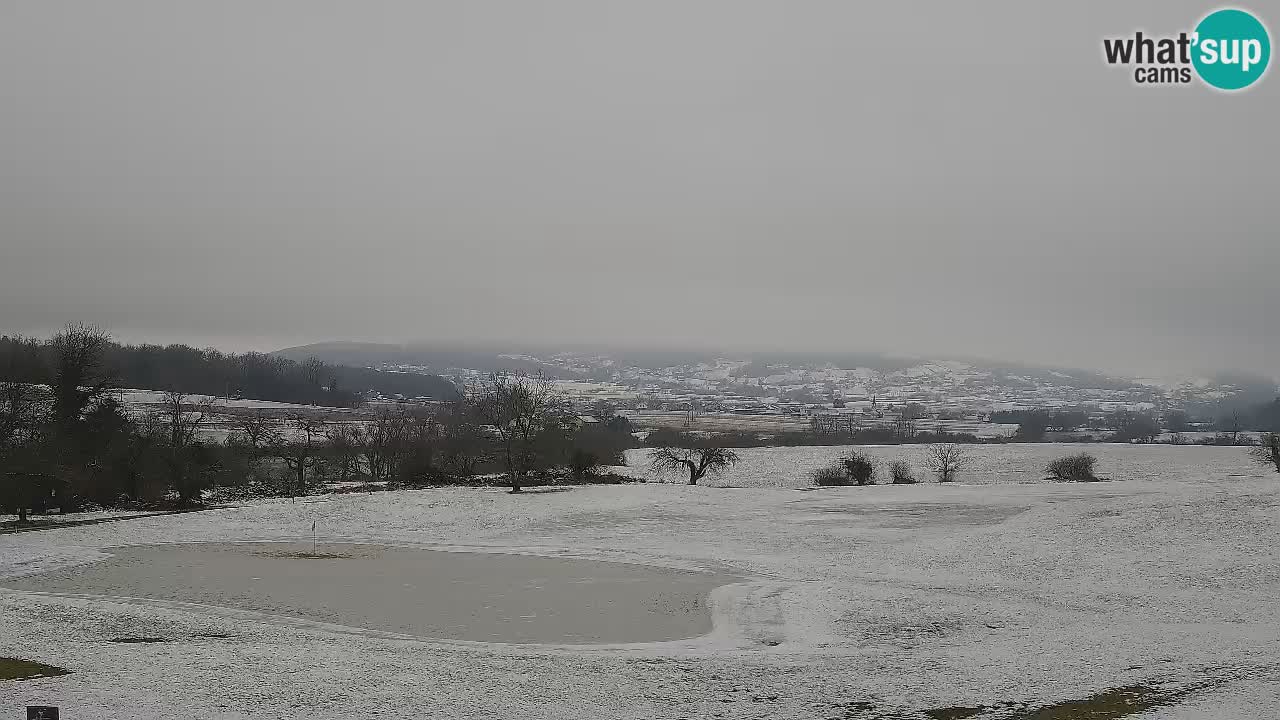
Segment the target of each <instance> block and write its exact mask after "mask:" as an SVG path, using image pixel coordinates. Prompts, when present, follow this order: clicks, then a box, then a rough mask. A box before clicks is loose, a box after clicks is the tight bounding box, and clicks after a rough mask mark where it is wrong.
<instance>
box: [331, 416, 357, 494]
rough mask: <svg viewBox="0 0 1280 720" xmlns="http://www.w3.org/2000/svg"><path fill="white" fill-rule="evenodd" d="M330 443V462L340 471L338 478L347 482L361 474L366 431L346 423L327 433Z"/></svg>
mask: <svg viewBox="0 0 1280 720" xmlns="http://www.w3.org/2000/svg"><path fill="white" fill-rule="evenodd" d="M324 435H325V440H326V441H327V443H328V448H327V449H328V453H327V454H328V461H329V462H330V463H331V464H332V466H333V467H334V468H336V469H337V471H338V477H339V478H340V479H341V480H342V481H343V482H346V481H348V480H350V479H351V478H352V477H353V476H356V475H359V473H360V449H361V445H362V444H363V443H364V431H363V430H362V429H361V427H360V426H359V425H356V424H354V423H349V422H344V423H338V424H336V425H333V426H332V427H330V428H329V429H328V430H326V431H325V434H324Z"/></svg>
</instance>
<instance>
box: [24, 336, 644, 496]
mask: <svg viewBox="0 0 1280 720" xmlns="http://www.w3.org/2000/svg"><path fill="white" fill-rule="evenodd" d="M115 347H118V346H115V345H114V344H113V343H111V341H110V338H109V337H108V336H107V334H106V333H105V332H103V331H101V330H99V329H97V328H93V327H89V326H80V325H77V326H70V327H68V328H67V329H66V330H64V331H63V332H61V333H59V334H57V335H56V336H54V337H53V338H51V339H50V340H49V341H48V342H47V343H44V344H42V346H41V352H42V353H46V360H47V363H48V364H47V366H46V369H45V372H43V373H41V374H35V375H28V376H24V377H23V381H18V380H14V379H6V380H4V381H0V511H6V512H12V513H14V514H17V515H19V518H20V520H26V516H27V514H28V513H29V512H31V511H36V512H42V511H47V510H50V509H55V508H56V509H58V510H60V511H74V510H80V509H83V508H85V507H87V506H91V505H92V506H99V507H128V506H145V507H180V508H181V507H195V506H199V505H200V504H202V503H203V501H204V499H205V496H206V495H205V493H206V491H207V490H209V489H211V488H214V487H227V488H238V489H239V490H240V491H241V492H249V493H255V494H279V495H298V494H306V493H308V492H312V491H314V490H315V489H316V488H317V487H319V486H320V484H321V483H322V482H328V481H348V482H352V483H356V484H364V485H370V484H382V485H384V486H405V485H414V484H424V483H445V482H461V483H476V482H484V483H498V482H504V483H506V484H509V485H510V487H511V488H512V490H513V491H519V490H521V489H522V488H523V487H525V486H528V485H530V484H540V483H547V482H566V481H567V482H588V481H592V480H595V479H597V478H599V477H600V474H601V473H600V470H601V466H602V465H610V464H621V463H622V462H623V461H622V459H621V456H622V453H623V452H624V451H625V450H626V449H627V448H628V447H632V446H633V445H635V440H634V438H633V436H632V435H631V426H630V423H629V422H627V420H626V419H625V418H622V417H620V416H618V415H617V414H616V412H613V411H612V408H610V407H608V406H601V407H596V408H593V409H592V410H591V411H590V412H591V413H593V414H594V416H586V417H584V416H582V415H579V414H577V413H576V412H575V410H574V408H573V407H572V406H571V405H570V403H569V402H567V400H566V399H565V398H564V396H563V395H562V394H561V393H559V392H558V391H557V390H556V387H555V384H554V383H553V382H552V381H551V380H550V379H549V378H546V377H544V376H541V375H537V376H527V375H521V374H511V373H502V372H498V373H493V374H491V375H489V376H486V377H484V378H481V379H478V380H476V381H475V382H474V383H473V384H472V385H471V386H470V387H468V388H467V391H466V393H464V394H460V395H459V396H458V397H457V398H455V399H452V400H446V401H441V402H438V403H435V404H433V405H430V406H414V407H411V408H389V409H383V410H380V411H366V412H363V413H347V414H339V413H334V412H332V411H324V410H319V409H299V410H297V411H289V412H287V413H286V414H285V415H283V416H281V415H280V414H278V413H277V414H268V413H266V412H264V411H261V410H252V409H246V408H219V409H218V415H217V421H218V423H219V424H220V425H229V427H230V432H229V433H228V435H227V437H226V439H225V440H224V441H221V442H217V441H215V440H214V439H212V437H211V436H210V434H209V432H208V431H209V430H210V429H211V426H212V421H213V420H214V413H213V412H212V407H211V406H210V405H209V404H208V402H207V401H203V400H200V399H198V398H195V397H193V396H191V395H187V394H185V393H183V392H181V391H179V390H176V389H169V390H167V391H165V392H164V394H163V396H162V400H161V402H160V403H159V404H157V405H153V406H148V407H145V408H142V409H138V408H130V407H126V406H125V405H123V404H122V403H121V402H120V401H119V400H118V399H117V398H116V396H115V395H114V393H113V392H112V389H113V388H114V387H115V386H116V385H117V384H118V382H119V374H118V371H117V370H116V367H117V366H115V365H114V364H113V363H112V361H111V358H112V350H113V348H115Z"/></svg>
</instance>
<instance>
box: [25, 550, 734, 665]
mask: <svg viewBox="0 0 1280 720" xmlns="http://www.w3.org/2000/svg"><path fill="white" fill-rule="evenodd" d="M109 552H110V553H111V555H112V557H111V558H109V559H107V560H103V561H101V562H96V563H92V564H89V565H81V566H78V567H71V568H64V569H62V570H57V571H54V572H48V573H43V574H38V575H32V576H27V577H23V578H17V579H11V580H8V581H5V582H4V583H3V585H4V586H5V587H10V588H14V589H20V590H32V591H37V592H51V593H74V594H86V595H98V596H110V597H121V598H140V599H148V600H166V601H177V602H185V603H198V604H201V605H211V606H217V607H225V608H232V609H238V610H250V611H255V612H262V613H269V614H273V615H280V616H286V617H295V618H302V619H306V620H313V621H319V622H324V623H332V624H336V625H344V626H349V627H354V628H361V629H368V630H377V631H386V632H394V633H404V634H408V635H415V636H419V637H425V638H435V639H450V640H470V641H483V642H503V643H557V644H595V643H635V642H657V641H666V640H679V639H684V638H690V637H696V636H698V635H703V634H705V633H708V632H710V631H711V615H710V611H709V608H708V603H707V597H708V594H709V593H710V592H711V591H712V590H714V589H715V588H716V587H718V586H721V585H725V584H729V583H732V582H737V581H738V580H739V578H735V577H731V576H727V575H713V574H709V573H701V572H693V571H683V570H673V569H668V568H660V567H654V566H648V565H637V564H628V563H617V562H605V561H599V560H581V559H575V558H562V557H543V556H536V555H525V554H515V553H490V552H453V551H441V550H425V549H416V548H408V547H394V546H385V545H365V544H351V543H342V544H333V543H323V544H321V545H319V546H318V547H317V548H315V549H314V551H313V548H312V545H311V543H309V542H308V543H305V544H304V543H194V544H164V545H149V546H138V547H127V548H117V549H112V550H110V551H109Z"/></svg>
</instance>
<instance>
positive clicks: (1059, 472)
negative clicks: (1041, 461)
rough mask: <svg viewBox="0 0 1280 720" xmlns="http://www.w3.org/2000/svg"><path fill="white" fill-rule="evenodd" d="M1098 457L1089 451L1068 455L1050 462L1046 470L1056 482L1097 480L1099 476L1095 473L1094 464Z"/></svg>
mask: <svg viewBox="0 0 1280 720" xmlns="http://www.w3.org/2000/svg"><path fill="white" fill-rule="evenodd" d="M1097 462H1098V459H1097V458H1095V457H1094V456H1092V455H1090V454H1089V453H1080V454H1078V455H1067V456H1066V457H1060V458H1058V459H1057V460H1054V461H1053V462H1051V463H1049V465H1048V466H1047V467H1046V468H1045V472H1047V473H1049V478H1050V479H1051V480H1054V481H1056V482H1097V481H1098V480H1099V478H1098V477H1097V476H1096V475H1094V474H1093V466H1094V465H1095V464H1096V463H1097Z"/></svg>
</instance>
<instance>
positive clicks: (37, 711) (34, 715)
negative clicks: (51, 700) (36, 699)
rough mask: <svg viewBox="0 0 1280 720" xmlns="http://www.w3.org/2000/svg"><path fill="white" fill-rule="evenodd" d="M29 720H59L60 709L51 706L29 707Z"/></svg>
mask: <svg viewBox="0 0 1280 720" xmlns="http://www.w3.org/2000/svg"><path fill="white" fill-rule="evenodd" d="M27 720H58V708H56V707H52V706H49V705H28V706H27Z"/></svg>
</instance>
